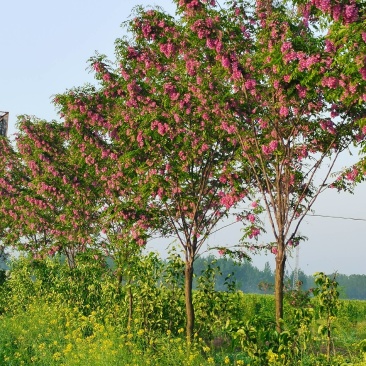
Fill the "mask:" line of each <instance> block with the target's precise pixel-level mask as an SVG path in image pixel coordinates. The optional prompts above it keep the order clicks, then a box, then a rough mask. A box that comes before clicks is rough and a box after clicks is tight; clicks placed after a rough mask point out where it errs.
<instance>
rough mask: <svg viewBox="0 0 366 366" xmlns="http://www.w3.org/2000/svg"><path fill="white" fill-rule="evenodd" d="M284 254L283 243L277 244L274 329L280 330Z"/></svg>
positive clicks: (279, 331)
mask: <svg viewBox="0 0 366 366" xmlns="http://www.w3.org/2000/svg"><path fill="white" fill-rule="evenodd" d="M285 263H286V254H285V248H284V245H279V248H278V253H277V256H276V273H275V304H276V330H277V332H278V333H281V332H282V323H281V321H282V319H283V293H284V292H283V283H284V281H283V280H284V276H285Z"/></svg>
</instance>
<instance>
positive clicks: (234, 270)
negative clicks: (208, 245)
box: [195, 256, 366, 300]
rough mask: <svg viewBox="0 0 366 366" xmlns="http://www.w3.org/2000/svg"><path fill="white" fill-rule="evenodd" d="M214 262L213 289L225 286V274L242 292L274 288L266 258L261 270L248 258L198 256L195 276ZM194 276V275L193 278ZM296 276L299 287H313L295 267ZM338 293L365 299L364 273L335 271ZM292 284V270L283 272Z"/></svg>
mask: <svg viewBox="0 0 366 366" xmlns="http://www.w3.org/2000/svg"><path fill="white" fill-rule="evenodd" d="M209 264H210V265H211V266H216V267H217V268H218V269H217V271H216V289H217V290H219V291H225V290H226V289H227V284H225V282H227V280H225V279H227V278H228V277H229V278H230V281H235V283H236V288H237V289H238V290H241V291H243V292H245V293H261V294H263V293H267V294H273V292H274V276H275V274H274V271H273V270H272V269H271V266H270V264H269V262H267V263H266V264H265V266H264V268H263V270H260V269H258V268H257V267H255V266H253V264H251V263H250V262H248V261H245V262H243V263H236V262H235V261H234V260H232V259H231V258H218V259H217V258H215V257H214V256H208V257H200V258H198V259H197V260H196V262H195V273H196V276H197V277H199V276H200V274H201V273H203V271H204V270H205V269H206V268H207V266H208V265H209ZM196 279H197V278H196ZM298 279H299V281H300V283H301V288H302V289H303V290H309V289H310V288H312V287H314V286H315V284H314V278H313V276H312V275H307V274H305V273H304V272H303V271H301V270H299V273H298ZM336 279H337V282H338V283H339V288H340V296H341V298H344V299H358V300H366V275H358V274H352V275H349V276H347V275H345V274H337V276H336ZM293 285H294V272H293V271H291V272H289V271H287V272H286V281H285V286H286V287H287V288H292V287H293Z"/></svg>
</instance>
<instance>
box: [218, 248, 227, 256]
mask: <svg viewBox="0 0 366 366" xmlns="http://www.w3.org/2000/svg"><path fill="white" fill-rule="evenodd" d="M218 252H219V255H225V253H226V250H225V249H219V250H218Z"/></svg>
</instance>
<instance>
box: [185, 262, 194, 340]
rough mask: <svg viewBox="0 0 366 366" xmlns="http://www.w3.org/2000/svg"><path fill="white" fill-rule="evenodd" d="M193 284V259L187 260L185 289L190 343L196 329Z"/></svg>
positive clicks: (187, 328) (187, 329)
mask: <svg viewBox="0 0 366 366" xmlns="http://www.w3.org/2000/svg"><path fill="white" fill-rule="evenodd" d="M192 284H193V261H190V260H189V261H186V267H185V273H184V291H185V302H186V317H187V323H186V335H187V342H188V343H190V342H191V341H192V339H193V329H194V308H193V296H192Z"/></svg>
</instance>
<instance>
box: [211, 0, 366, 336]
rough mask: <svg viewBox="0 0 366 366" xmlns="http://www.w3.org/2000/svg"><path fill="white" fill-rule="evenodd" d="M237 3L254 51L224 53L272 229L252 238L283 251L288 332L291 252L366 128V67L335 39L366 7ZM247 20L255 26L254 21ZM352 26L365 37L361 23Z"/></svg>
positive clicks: (237, 129) (247, 154)
mask: <svg viewBox="0 0 366 366" xmlns="http://www.w3.org/2000/svg"><path fill="white" fill-rule="evenodd" d="M238 3H240V2H235V3H232V11H233V18H234V19H236V20H235V21H236V23H237V24H238V28H236V33H235V34H238V35H240V34H241V35H242V34H243V32H244V34H245V33H247V34H248V36H249V30H250V29H251V30H252V37H253V38H252V40H253V48H252V49H251V50H248V49H245V48H240V44H239V43H238V47H236V48H235V51H233V52H234V56H233V53H231V55H230V57H227V53H226V55H225V49H224V50H223V51H222V52H221V53H220V52H218V57H220V56H221V57H222V60H223V63H225V66H226V67H227V69H228V74H229V75H230V77H231V80H232V81H233V90H234V91H235V93H234V94H233V102H232V104H231V111H232V113H233V119H232V126H233V127H232V130H233V132H232V133H233V135H235V136H236V138H237V139H238V140H239V141H240V145H241V148H242V162H243V165H244V166H245V169H246V170H245V175H244V176H248V174H247V171H248V169H249V170H250V172H251V176H253V177H254V178H255V181H256V184H255V185H252V186H251V187H252V189H253V191H252V193H253V195H254V196H256V197H258V199H259V200H261V203H262V204H263V207H264V209H265V210H266V212H267V215H268V218H269V222H270V225H271V228H272V232H273V234H274V239H275V240H274V242H273V243H271V244H269V245H264V246H253V244H252V243H248V244H249V245H250V246H251V247H252V248H255V247H256V248H258V249H259V248H269V249H271V251H272V253H274V255H275V256H276V278H275V295H276V321H277V330H278V331H281V329H282V327H281V319H282V318H283V308H282V306H283V305H282V304H283V279H284V269H285V262H286V251H287V249H288V248H291V247H293V246H294V245H297V244H298V242H299V240H301V236H299V235H298V229H299V226H300V224H301V222H302V220H303V218H304V217H305V215H306V214H307V213H308V211H309V210H310V209H311V207H312V205H313V203H314V202H315V200H316V198H317V197H318V195H319V194H320V193H321V192H322V191H324V189H326V188H327V187H328V186H329V185H330V184H331V183H332V181H331V179H330V174H331V173H332V171H333V167H334V163H335V161H336V160H337V158H338V157H339V155H340V154H341V153H342V152H344V151H346V150H347V149H348V148H349V146H351V145H352V144H353V143H354V142H355V141H357V139H363V138H364V134H363V133H362V131H360V126H359V123H360V120H359V119H360V116H359V115H360V110H362V109H363V110H364V107H365V103H364V102H365V101H364V99H363V93H364V91H365V83H364V81H363V80H361V79H362V78H363V70H362V69H357V68H356V67H353V68H351V69H350V70H348V73H347V74H346V73H345V72H344V70H345V69H347V66H346V65H345V64H343V62H344V61H345V60H344V59H342V57H344V53H346V52H345V49H344V48H343V51H341V52H339V51H337V47H336V46H334V44H333V42H332V39H333V38H334V37H339V31H340V30H343V31H344V30H345V29H348V27H347V26H348V25H350V24H353V22H356V21H357V19H358V16H356V15H355V11H354V9H358V10H357V13H358V11H361V10H360V9H359V8H357V5H355V4H353V5H347V6H349V8H348V7H347V6H346V7H345V8H344V9H343V8H342V9H343V10H342V12H343V13H342V14H343V15H342V17H340V18H338V19H335V20H333V21H332V22H331V23H329V24H327V23H325V22H324V20H323V19H321V17H319V11H318V9H317V7H318V8H320V10H324V9H322V8H321V7H322V6H323V5H322V4H323V3H325V2H321V3H320V2H319V3H317V2H314V4H313V3H305V4H300V5H299V6H298V8H297V12H293V11H290V9H288V8H286V7H285V6H284V5H282V4H278V3H277V5H274V4H272V3H271V2H265V1H263V2H262V1H257V2H256V7H255V9H253V11H252V12H248V8H247V7H245V6H244V4H242V3H241V4H238ZM319 4H320V5H319ZM347 9H348V10H347ZM350 9H353V10H352V12H351V10H350ZM351 13H352V14H351ZM250 16H252V18H251V21H250V24H252V25H253V28H249V27H248V26H247V19H248V17H250ZM334 21H335V22H336V23H333V22H334ZM337 22H338V23H337ZM322 24H325V25H326V26H328V27H330V29H331V30H332V31H330V32H329V33H328V34H327V35H326V36H322V35H320V34H319V32H316V29H317V28H318V27H319V26H321V25H322ZM337 27H338V28H337ZM352 27H353V28H352V29H355V30H356V29H358V35H357V36H356V38H357V39H358V38H361V34H360V33H361V29H362V28H360V27H359V25H358V26H356V25H354V26H352ZM357 27H358V28H357ZM337 32H338V33H337ZM338 44H340V42H339V41H338ZM346 54H347V53H346ZM339 86H342V87H341V88H338V87H339ZM353 93H357V96H356V98H355V95H353ZM351 100H352V102H351ZM350 102H351V103H350ZM356 103H357V104H356ZM256 206H257V202H254V203H253V208H254V213H251V212H246V213H245V215H242V217H243V218H245V219H247V220H249V221H250V222H251V223H252V225H253V227H254V228H256V229H257V230H260V228H259V226H257V222H258V221H257V218H256V215H255V214H256V213H257V211H258V210H259V209H258V208H257V207H256ZM252 235H253V234H252V231H249V232H248V231H247V236H249V237H250V236H252Z"/></svg>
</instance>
